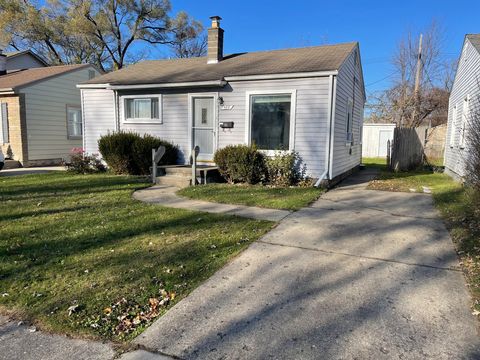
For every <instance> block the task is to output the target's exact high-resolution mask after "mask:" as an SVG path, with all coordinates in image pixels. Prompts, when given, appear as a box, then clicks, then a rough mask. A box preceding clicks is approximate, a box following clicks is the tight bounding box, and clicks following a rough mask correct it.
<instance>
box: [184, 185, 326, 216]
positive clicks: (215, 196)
mask: <svg viewBox="0 0 480 360" xmlns="http://www.w3.org/2000/svg"><path fill="white" fill-rule="evenodd" d="M323 192H324V190H322V189H318V188H315V187H269V186H264V185H248V184H209V185H201V186H195V187H188V188H185V189H182V190H180V191H179V192H178V193H177V194H179V195H181V196H185V197H188V198H191V199H197V200H206V201H213V202H218V203H223V204H237V205H247V206H258V207H263V208H271V209H284V210H293V211H294V210H298V209H301V208H302V207H305V206H308V205H309V204H310V203H312V202H313V201H315V200H316V199H318V198H319V197H320V195H321V194H322V193H323Z"/></svg>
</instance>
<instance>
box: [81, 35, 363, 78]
mask: <svg viewBox="0 0 480 360" xmlns="http://www.w3.org/2000/svg"><path fill="white" fill-rule="evenodd" d="M356 46H357V43H346V44H338V45H324V46H313V47H305V48H296V49H286V50H273V51H258V52H250V53H239V54H232V55H227V56H225V57H224V58H223V60H222V61H220V62H218V63H216V64H207V59H206V57H198V58H189V59H170V60H150V61H142V62H140V63H138V64H134V65H130V66H128V67H126V68H124V69H121V70H117V71H114V72H111V73H109V74H106V75H103V76H100V77H97V78H95V79H92V80H90V81H87V82H85V83H84V84H109V85H141V84H168V83H188V82H202V81H221V80H223V79H224V78H225V77H233V76H254V75H273V74H291V73H307V72H319V71H335V70H338V69H339V68H340V67H341V65H342V64H343V62H344V61H345V59H346V58H347V57H348V55H349V54H350V53H351V52H352V50H353V49H354V48H355V47H356Z"/></svg>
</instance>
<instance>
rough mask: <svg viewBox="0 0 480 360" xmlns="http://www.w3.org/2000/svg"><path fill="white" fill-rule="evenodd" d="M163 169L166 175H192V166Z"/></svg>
mask: <svg viewBox="0 0 480 360" xmlns="http://www.w3.org/2000/svg"><path fill="white" fill-rule="evenodd" d="M164 170H165V174H167V175H176V176H187V177H191V176H192V168H191V167H190V166H177V167H166V168H164ZM197 173H198V171H197Z"/></svg>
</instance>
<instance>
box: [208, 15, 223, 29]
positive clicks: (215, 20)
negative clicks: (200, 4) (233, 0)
mask: <svg viewBox="0 0 480 360" xmlns="http://www.w3.org/2000/svg"><path fill="white" fill-rule="evenodd" d="M210 19H211V20H212V28H213V29H218V28H219V27H220V20H222V18H221V17H220V16H218V15H214V16H210Z"/></svg>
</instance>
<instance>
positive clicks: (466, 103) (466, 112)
mask: <svg viewBox="0 0 480 360" xmlns="http://www.w3.org/2000/svg"><path fill="white" fill-rule="evenodd" d="M469 116H470V95H467V96H465V98H464V99H463V107H462V123H461V126H460V140H459V142H458V146H459V147H460V149H465V130H466V127H467V122H468V117H469Z"/></svg>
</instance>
